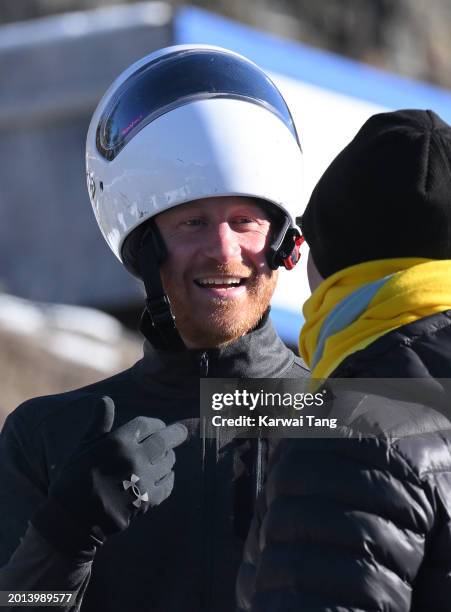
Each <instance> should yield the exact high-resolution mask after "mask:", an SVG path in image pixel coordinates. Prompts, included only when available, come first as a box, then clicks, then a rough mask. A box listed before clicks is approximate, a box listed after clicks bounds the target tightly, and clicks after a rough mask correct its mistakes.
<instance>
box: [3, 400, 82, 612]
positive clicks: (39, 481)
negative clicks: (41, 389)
mask: <svg viewBox="0 0 451 612" xmlns="http://www.w3.org/2000/svg"><path fill="white" fill-rule="evenodd" d="M23 408H24V406H22V407H20V408H19V409H17V410H16V411H15V412H14V413H12V414H11V415H10V416H9V417H8V418H7V420H6V422H5V425H4V427H3V430H2V432H1V434H0V590H3V591H8V590H50V591H51V590H58V591H66V590H68V591H75V600H76V602H77V607H76V608H75V609H76V610H77V609H79V606H80V603H81V599H82V596H83V593H84V591H85V589H86V586H87V584H88V581H89V577H90V572H91V565H92V558H91V559H87V558H86V557H85V558H83V556H80V557H78V556H77V555H74V557H73V558H69V557H66V556H64V555H62V554H61V553H60V552H58V551H57V550H55V549H54V548H53V547H52V546H51V544H50V543H48V542H47V541H46V540H45V539H44V538H43V537H42V536H41V535H40V534H39V533H38V531H37V530H36V529H35V528H34V527H33V526H32V525H31V524H30V523H29V521H30V519H31V518H32V517H33V514H34V513H35V511H36V510H37V508H38V507H39V506H40V505H41V504H42V503H43V502H45V500H46V499H47V475H46V467H45V465H46V462H45V457H44V456H43V451H41V450H40V448H39V445H38V444H37V441H36V440H35V439H34V436H35V434H34V431H33V427H32V426H25V425H24V423H23V421H22V418H21V414H20V412H19V410H20V409H22V410H23ZM22 410H21V411H22ZM33 609H34V608H33ZM71 609H72V610H73V609H74V608H72V607H71Z"/></svg>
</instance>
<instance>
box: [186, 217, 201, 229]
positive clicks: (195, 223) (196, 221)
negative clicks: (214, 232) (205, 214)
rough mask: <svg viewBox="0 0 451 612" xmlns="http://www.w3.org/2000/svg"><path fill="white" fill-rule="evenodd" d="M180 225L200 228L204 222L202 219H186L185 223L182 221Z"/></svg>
mask: <svg viewBox="0 0 451 612" xmlns="http://www.w3.org/2000/svg"><path fill="white" fill-rule="evenodd" d="M181 225H184V226H186V227H200V226H202V225H205V221H204V220H203V219H198V218H194V219H186V220H185V221H182V223H181Z"/></svg>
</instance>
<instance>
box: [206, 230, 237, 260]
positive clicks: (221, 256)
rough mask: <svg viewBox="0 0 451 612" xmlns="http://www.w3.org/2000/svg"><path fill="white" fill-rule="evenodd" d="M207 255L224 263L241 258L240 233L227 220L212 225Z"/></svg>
mask: <svg viewBox="0 0 451 612" xmlns="http://www.w3.org/2000/svg"><path fill="white" fill-rule="evenodd" d="M205 255H206V256H207V257H210V258H211V259H214V260H216V261H217V262H219V263H223V264H224V263H228V262H229V261H233V260H234V259H237V258H240V259H241V247H240V241H239V234H238V233H237V232H235V231H234V230H233V228H231V227H230V225H229V224H228V223H226V222H223V223H218V224H217V225H215V226H212V227H211V229H210V232H209V237H208V243H207V245H206V248H205Z"/></svg>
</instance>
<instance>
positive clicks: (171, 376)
mask: <svg viewBox="0 0 451 612" xmlns="http://www.w3.org/2000/svg"><path fill="white" fill-rule="evenodd" d="M294 359H295V355H294V353H293V352H292V351H291V350H290V349H288V348H287V347H286V346H285V344H284V343H283V342H282V340H281V339H280V338H279V336H278V335H277V334H276V332H275V330H274V327H273V325H272V322H271V319H270V318H269V310H268V311H267V313H266V314H265V315H264V317H263V318H262V320H261V321H260V323H259V325H258V326H257V327H256V328H255V329H254V330H252V331H251V332H249V333H247V334H245V335H244V336H242V337H241V338H239V339H238V340H235V341H234V342H232V343H230V344H228V345H226V346H223V347H220V348H213V349H205V350H184V351H167V350H158V349H155V348H154V347H153V346H152V345H151V344H150V343H149V342H148V341H145V343H144V356H143V358H142V359H141V360H140V361H139V362H138V363H137V364H136V365H135V366H134V370H135V373H136V374H138V375H139V376H140V377H143V378H144V379H145V380H147V381H148V382H150V381H151V380H155V379H156V380H158V382H160V383H164V382H168V383H171V384H174V382H175V381H176V380H180V379H182V378H190V379H192V378H197V379H199V378H204V377H207V376H208V377H209V378H276V377H279V376H283V374H284V372H286V371H287V370H288V369H289V368H290V366H291V365H292V364H293V362H294Z"/></svg>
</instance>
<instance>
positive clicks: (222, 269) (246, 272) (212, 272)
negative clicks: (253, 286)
mask: <svg viewBox="0 0 451 612" xmlns="http://www.w3.org/2000/svg"><path fill="white" fill-rule="evenodd" d="M253 273H254V270H253V269H252V268H251V267H250V266H246V265H244V264H243V265H237V264H233V265H228V264H218V265H216V266H208V268H207V267H205V268H202V269H201V270H196V272H195V274H194V275H193V276H194V277H195V278H199V277H205V276H216V275H218V276H237V277H239V278H249V277H250V276H252V274H253Z"/></svg>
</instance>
